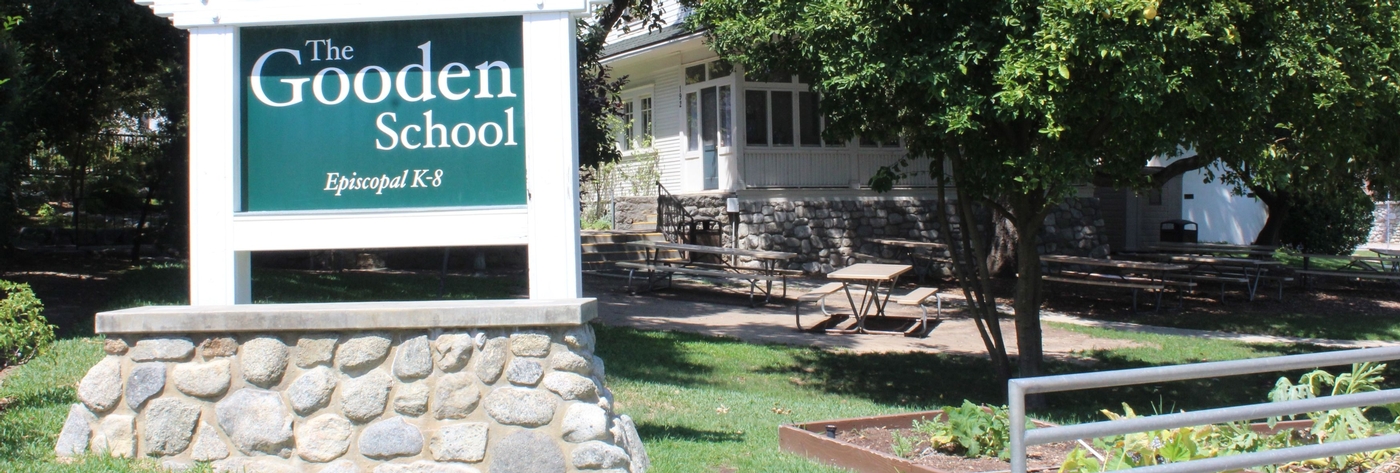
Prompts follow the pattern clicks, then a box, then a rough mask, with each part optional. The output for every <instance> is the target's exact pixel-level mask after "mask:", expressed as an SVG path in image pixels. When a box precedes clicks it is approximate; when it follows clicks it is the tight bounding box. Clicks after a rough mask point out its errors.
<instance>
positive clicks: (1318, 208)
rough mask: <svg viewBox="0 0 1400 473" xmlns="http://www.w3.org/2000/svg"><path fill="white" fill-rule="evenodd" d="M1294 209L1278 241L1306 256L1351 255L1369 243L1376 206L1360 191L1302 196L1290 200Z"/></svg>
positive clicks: (1349, 190) (1299, 194) (1308, 193)
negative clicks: (1304, 253)
mask: <svg viewBox="0 0 1400 473" xmlns="http://www.w3.org/2000/svg"><path fill="white" fill-rule="evenodd" d="M1289 199H1290V200H1291V201H1292V202H1291V204H1292V209H1291V211H1290V212H1289V214H1288V218H1286V219H1284V223H1283V228H1282V229H1280V231H1279V240H1280V242H1281V243H1283V244H1285V245H1289V246H1292V247H1295V248H1299V249H1301V250H1302V251H1304V252H1306V253H1325V254H1332V255H1344V254H1351V252H1352V251H1353V250H1355V249H1356V247H1357V246H1360V245H1361V244H1362V243H1365V242H1366V238H1367V237H1368V236H1369V235H1370V233H1371V225H1372V224H1373V223H1374V221H1373V219H1374V217H1373V216H1372V214H1371V212H1372V211H1374V210H1375V208H1376V203H1375V202H1374V201H1372V200H1371V196H1368V195H1366V192H1365V191H1363V190H1362V189H1361V187H1355V188H1352V189H1347V190H1343V191H1341V192H1335V193H1333V192H1300V193H1297V194H1294V195H1293V196H1291V197H1289Z"/></svg>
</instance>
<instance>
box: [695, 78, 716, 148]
mask: <svg viewBox="0 0 1400 473" xmlns="http://www.w3.org/2000/svg"><path fill="white" fill-rule="evenodd" d="M717 102H718V94H717V93H715V88H714V87H706V88H704V89H700V125H701V126H700V130H701V133H702V134H703V136H701V137H700V140H701V141H702V142H704V143H705V150H706V151H710V150H713V149H714V147H715V140H716V139H717V138H718V137H719V133H718V131H719V130H716V129H715V126H716V125H718V120H716V119H717V118H718V117H716V115H718V114H719V110H718V106H717V105H716V104H717Z"/></svg>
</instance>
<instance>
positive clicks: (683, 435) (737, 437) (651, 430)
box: [637, 423, 744, 443]
mask: <svg viewBox="0 0 1400 473" xmlns="http://www.w3.org/2000/svg"><path fill="white" fill-rule="evenodd" d="M637 435H640V436H641V437H642V438H644V439H648V440H657V439H669V440H681V441H685V442H703V443H721V442H723V443H739V442H743V441H744V436H743V435H741V434H737V433H734V432H719V431H714V430H700V429H692V428H690V427H680V426H675V425H656V424H649V423H639V424H637Z"/></svg>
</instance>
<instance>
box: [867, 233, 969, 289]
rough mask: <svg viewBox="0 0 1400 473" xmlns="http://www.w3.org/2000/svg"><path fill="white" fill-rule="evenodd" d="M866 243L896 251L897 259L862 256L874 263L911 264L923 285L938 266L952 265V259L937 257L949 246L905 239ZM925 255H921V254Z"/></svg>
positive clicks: (871, 240)
mask: <svg viewBox="0 0 1400 473" xmlns="http://www.w3.org/2000/svg"><path fill="white" fill-rule="evenodd" d="M866 241H868V242H871V243H875V244H877V245H884V246H888V247H891V248H893V249H894V250H895V253H896V257H895V258H891V259H886V258H880V257H877V256H870V255H857V256H861V257H863V258H864V259H866V260H869V262H872V263H884V264H899V263H906V262H907V263H909V265H911V266H913V267H914V272H915V273H916V274H918V276H919V282H920V283H923V281H924V276H926V275H928V274H929V273H931V272H933V267H934V266H935V265H938V264H952V263H953V260H952V258H951V257H947V258H945V257H942V256H935V252H947V251H948V245H945V244H943V243H935V242H931V241H919V240H907V239H903V238H870V239H867V240H866ZM921 251H922V252H923V253H920V252H921Z"/></svg>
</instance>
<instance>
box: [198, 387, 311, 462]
mask: <svg viewBox="0 0 1400 473" xmlns="http://www.w3.org/2000/svg"><path fill="white" fill-rule="evenodd" d="M214 413H215V414H216V417H218V420H219V427H222V428H223V429H224V433H226V434H228V437H229V440H231V441H232V442H233V445H234V447H235V448H237V449H238V450H239V451H241V452H243V453H245V454H248V455H252V454H253V453H255V452H261V453H267V454H271V455H278V456H281V457H288V456H290V455H291V451H292V412H291V409H289V408H288V407H287V404H286V403H284V402H282V396H280V395H278V394H277V393H276V392H273V391H265V390H262V389H256V388H243V389H239V390H238V391H234V393H233V394H230V395H229V396H228V397H226V398H224V400H222V401H219V403H218V404H215V405H214Z"/></svg>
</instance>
